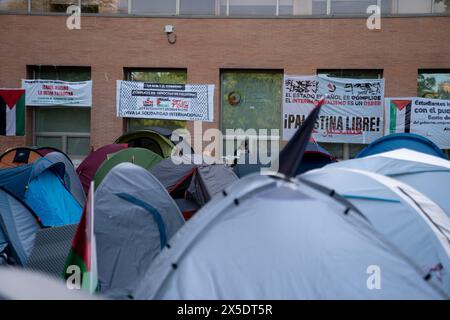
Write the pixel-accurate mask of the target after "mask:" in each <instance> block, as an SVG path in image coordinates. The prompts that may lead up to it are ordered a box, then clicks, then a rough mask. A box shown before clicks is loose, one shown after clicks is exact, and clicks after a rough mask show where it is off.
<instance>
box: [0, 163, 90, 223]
mask: <svg viewBox="0 0 450 320" xmlns="http://www.w3.org/2000/svg"><path fill="white" fill-rule="evenodd" d="M64 177H65V165H64V163H62V162H56V163H53V162H51V161H50V160H48V159H46V158H41V159H39V160H37V161H36V162H33V163H30V164H27V165H24V166H20V167H16V168H10V169H3V170H0V187H3V188H4V189H5V190H7V191H8V192H10V193H11V194H12V195H14V196H15V197H16V198H17V199H19V200H21V201H23V202H24V203H26V204H27V205H28V206H29V207H30V208H31V209H32V210H33V211H34V213H35V214H36V215H37V216H38V217H39V219H41V221H42V224H43V225H44V226H56V225H62V224H70V223H77V222H78V220H79V218H80V216H81V211H82V210H81V209H82V208H81V206H80V205H79V204H78V203H77V201H76V200H75V199H74V197H73V196H72V195H71V194H70V192H69V191H68V190H67V189H66V187H65V185H64Z"/></svg>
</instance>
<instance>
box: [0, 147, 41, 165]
mask: <svg viewBox="0 0 450 320" xmlns="http://www.w3.org/2000/svg"><path fill="white" fill-rule="evenodd" d="M41 157H42V155H41V154H40V153H39V152H38V151H36V150H33V149H32V148H28V147H20V148H13V149H9V150H7V151H6V152H4V153H3V154H2V155H1V156H0V169H3V168H14V167H18V166H23V165H25V164H28V163H32V162H34V161H36V160H38V159H40V158H41Z"/></svg>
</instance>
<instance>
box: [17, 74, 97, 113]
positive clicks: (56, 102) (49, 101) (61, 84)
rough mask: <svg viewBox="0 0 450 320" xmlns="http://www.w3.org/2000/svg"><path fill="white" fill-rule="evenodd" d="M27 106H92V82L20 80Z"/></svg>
mask: <svg viewBox="0 0 450 320" xmlns="http://www.w3.org/2000/svg"><path fill="white" fill-rule="evenodd" d="M22 88H24V89H25V91H26V93H27V94H26V102H25V103H26V105H27V106H69V107H91V106H92V81H80V82H67V81H60V80H25V79H23V80H22Z"/></svg>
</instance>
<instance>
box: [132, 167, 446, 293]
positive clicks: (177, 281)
mask: <svg viewBox="0 0 450 320" xmlns="http://www.w3.org/2000/svg"><path fill="white" fill-rule="evenodd" d="M330 195H331V196H330ZM334 195H335V194H333V193H324V192H321V191H319V190H317V189H315V188H312V187H311V186H309V185H307V184H305V183H300V182H294V181H286V180H284V179H280V178H277V177H269V176H261V175H249V176H246V177H244V178H243V179H241V180H240V181H238V182H236V183H234V184H233V185H231V186H230V187H228V188H227V189H226V190H225V192H224V193H223V194H221V195H219V196H217V197H216V198H215V199H213V200H212V201H210V202H209V203H208V204H207V205H206V206H205V207H203V208H202V209H201V210H200V211H199V212H198V213H197V214H196V215H195V216H194V217H193V218H192V219H191V220H190V221H189V223H187V224H186V225H185V226H184V227H183V228H182V229H181V230H179V232H178V233H177V235H176V237H174V238H173V239H172V240H171V241H170V248H166V249H164V250H163V251H162V252H161V253H160V255H159V256H158V257H157V258H156V259H155V261H154V263H153V264H152V265H151V267H150V268H149V270H148V271H147V273H146V275H145V277H144V278H143V279H142V280H141V282H140V285H139V287H138V289H137V290H136V292H135V294H134V297H135V298H136V299H231V300H235V299H439V298H444V297H445V296H444V295H443V294H442V293H441V291H440V290H439V289H437V288H436V287H435V286H434V285H433V284H432V283H430V282H427V281H426V280H424V276H425V275H426V274H425V272H422V271H421V270H420V269H419V268H418V267H416V266H415V265H414V263H412V262H410V261H409V260H408V259H407V258H406V257H404V256H403V255H402V254H401V253H400V252H399V251H398V250H397V249H396V248H395V247H393V246H391V245H390V244H389V243H388V242H387V241H386V240H385V239H384V238H383V237H382V236H380V235H379V234H378V233H377V232H376V231H375V230H374V229H373V227H372V226H371V225H370V224H369V223H368V221H367V220H366V219H365V218H364V217H363V216H361V215H360V214H359V213H357V212H356V211H354V210H353V209H351V207H349V206H348V205H346V204H345V202H341V201H337V200H336V199H335V198H334V197H332V196H334ZM374 265H375V267H379V268H380V269H381V270H382V280H381V281H382V283H381V289H378V290H377V289H373V290H369V287H368V281H369V280H368V279H369V275H368V273H367V272H368V270H370V269H369V268H371V267H372V266H374Z"/></svg>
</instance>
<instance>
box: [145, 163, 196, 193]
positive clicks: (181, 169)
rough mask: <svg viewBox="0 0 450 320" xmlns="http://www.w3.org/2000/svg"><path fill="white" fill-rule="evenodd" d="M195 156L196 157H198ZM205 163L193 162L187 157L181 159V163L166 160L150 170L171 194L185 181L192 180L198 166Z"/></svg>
mask: <svg viewBox="0 0 450 320" xmlns="http://www.w3.org/2000/svg"><path fill="white" fill-rule="evenodd" d="M196 156H197V155H195V156H194V157H196ZM195 163H200V164H202V163H203V160H202V159H199V160H193V161H191V159H190V158H189V157H187V156H183V157H181V158H180V161H179V162H176V163H175V162H174V161H173V158H166V159H164V160H162V161H161V162H159V163H158V164H156V165H155V166H154V167H153V168H151V169H150V172H151V173H152V174H153V175H154V176H155V177H156V178H157V179H158V180H159V181H160V182H161V183H162V184H163V185H164V187H165V188H166V189H167V190H168V191H169V193H170V192H172V191H174V190H175V189H176V188H177V186H179V185H180V183H181V182H182V181H184V180H185V179H188V178H189V179H190V178H191V176H192V174H193V173H194V171H195V170H196V168H197V164H195ZM188 185H189V184H188Z"/></svg>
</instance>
